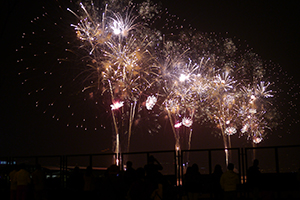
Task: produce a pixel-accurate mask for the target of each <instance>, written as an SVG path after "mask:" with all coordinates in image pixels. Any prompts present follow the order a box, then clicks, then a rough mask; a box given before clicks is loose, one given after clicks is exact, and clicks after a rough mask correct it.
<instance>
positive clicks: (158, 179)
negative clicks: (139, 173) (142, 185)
mask: <svg viewBox="0 0 300 200" xmlns="http://www.w3.org/2000/svg"><path fill="white" fill-rule="evenodd" d="M144 169H145V172H146V184H147V193H148V195H149V197H150V198H151V199H154V200H156V199H162V198H163V184H162V182H163V176H162V174H161V173H160V170H162V169H163V166H162V165H161V164H160V163H159V161H158V160H157V159H156V158H154V156H152V155H151V156H149V158H148V162H147V164H146V165H145V166H144Z"/></svg>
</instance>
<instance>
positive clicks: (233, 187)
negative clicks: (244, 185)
mask: <svg viewBox="0 0 300 200" xmlns="http://www.w3.org/2000/svg"><path fill="white" fill-rule="evenodd" d="M227 169H228V170H227V171H226V172H224V173H223V174H222V176H221V178H220V184H221V187H222V189H223V191H224V199H225V200H235V199H237V185H238V184H239V176H238V175H237V174H236V173H235V172H234V171H233V169H234V164H233V163H228V166H227Z"/></svg>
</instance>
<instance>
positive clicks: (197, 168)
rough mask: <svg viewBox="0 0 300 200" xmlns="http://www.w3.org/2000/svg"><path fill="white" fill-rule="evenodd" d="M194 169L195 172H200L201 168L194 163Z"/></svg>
mask: <svg viewBox="0 0 300 200" xmlns="http://www.w3.org/2000/svg"><path fill="white" fill-rule="evenodd" d="M192 168H193V170H194V171H195V172H198V171H199V167H198V165H197V164H196V163H194V164H193V165H192Z"/></svg>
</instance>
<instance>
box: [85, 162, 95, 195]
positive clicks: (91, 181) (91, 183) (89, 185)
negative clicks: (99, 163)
mask: <svg viewBox="0 0 300 200" xmlns="http://www.w3.org/2000/svg"><path fill="white" fill-rule="evenodd" d="M83 180H84V186H83V192H84V197H85V198H86V199H92V198H93V197H94V194H93V193H94V190H95V176H94V174H93V168H92V167H91V166H87V168H86V170H85V173H84V175H83Z"/></svg>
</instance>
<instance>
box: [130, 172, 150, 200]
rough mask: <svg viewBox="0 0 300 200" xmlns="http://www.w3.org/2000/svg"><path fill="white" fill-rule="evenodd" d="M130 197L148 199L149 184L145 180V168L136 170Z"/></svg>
mask: <svg viewBox="0 0 300 200" xmlns="http://www.w3.org/2000/svg"><path fill="white" fill-rule="evenodd" d="M128 197H129V199H130V200H148V199H149V198H148V195H147V185H146V181H145V169H144V168H142V167H139V168H137V170H136V180H135V181H134V182H133V183H132V184H131V186H130V188H129V191H128Z"/></svg>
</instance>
